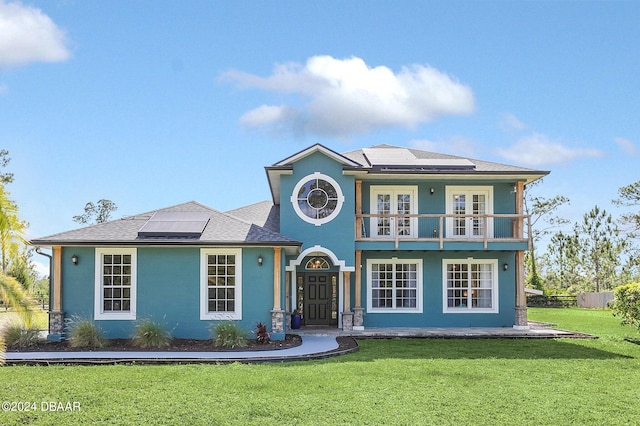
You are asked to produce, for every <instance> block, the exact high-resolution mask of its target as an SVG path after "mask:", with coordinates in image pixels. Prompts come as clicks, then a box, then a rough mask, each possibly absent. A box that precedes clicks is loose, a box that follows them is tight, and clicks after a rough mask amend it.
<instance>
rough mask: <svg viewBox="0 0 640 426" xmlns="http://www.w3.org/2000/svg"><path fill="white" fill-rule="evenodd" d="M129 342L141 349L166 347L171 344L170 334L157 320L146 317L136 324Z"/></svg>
mask: <svg viewBox="0 0 640 426" xmlns="http://www.w3.org/2000/svg"><path fill="white" fill-rule="evenodd" d="M131 342H132V344H133V346H136V347H138V348H143V349H158V348H166V347H167V346H169V345H170V344H171V334H170V333H169V332H168V331H166V330H165V329H164V327H163V326H162V324H160V323H159V322H154V321H152V320H148V319H147V320H143V321H141V322H140V323H139V324H137V325H136V328H135V330H134V332H133V337H132V338H131Z"/></svg>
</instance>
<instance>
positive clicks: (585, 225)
mask: <svg viewBox="0 0 640 426" xmlns="http://www.w3.org/2000/svg"><path fill="white" fill-rule="evenodd" d="M574 232H575V236H576V238H577V239H578V249H579V253H580V259H581V260H582V265H583V267H584V271H585V275H586V276H587V277H588V278H589V279H590V280H591V282H592V283H593V285H594V286H595V290H596V291H597V292H599V291H600V289H601V288H604V289H610V288H612V287H613V281H614V278H615V275H616V269H617V268H618V267H619V266H620V258H619V257H620V254H621V253H622V252H623V250H624V248H625V245H626V243H625V241H624V240H622V239H620V237H619V234H620V231H619V230H618V226H617V225H616V224H615V222H614V221H613V219H612V218H611V215H610V214H608V213H607V212H606V211H605V210H600V208H599V207H598V206H595V207H594V208H593V209H591V211H590V212H589V213H586V214H585V215H584V217H583V220H582V222H579V223H577V224H576V226H575V228H574Z"/></svg>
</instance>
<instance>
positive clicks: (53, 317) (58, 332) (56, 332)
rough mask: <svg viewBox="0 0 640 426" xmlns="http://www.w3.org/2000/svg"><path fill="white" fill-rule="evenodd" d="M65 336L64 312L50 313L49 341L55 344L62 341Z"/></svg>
mask: <svg viewBox="0 0 640 426" xmlns="http://www.w3.org/2000/svg"><path fill="white" fill-rule="evenodd" d="M63 335H64V312H62V311H49V335H48V336H47V340H50V341H53V342H60V341H62V337H63Z"/></svg>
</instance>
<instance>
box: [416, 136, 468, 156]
mask: <svg viewBox="0 0 640 426" xmlns="http://www.w3.org/2000/svg"><path fill="white" fill-rule="evenodd" d="M475 145H476V143H475V142H474V141H472V140H471V139H467V138H465V137H463V136H453V137H451V138H449V139H447V140H444V141H439V142H434V141H430V140H428V139H414V140H411V141H409V146H410V147H411V148H415V149H420V150H423V151H431V152H440V153H443V154H451V155H459V156H461V157H473V156H475Z"/></svg>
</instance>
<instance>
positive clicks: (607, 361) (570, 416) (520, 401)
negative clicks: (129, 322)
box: [0, 309, 640, 425]
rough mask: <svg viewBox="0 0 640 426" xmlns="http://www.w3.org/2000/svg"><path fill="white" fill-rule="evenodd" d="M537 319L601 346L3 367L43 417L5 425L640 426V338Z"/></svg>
mask: <svg viewBox="0 0 640 426" xmlns="http://www.w3.org/2000/svg"><path fill="white" fill-rule="evenodd" d="M529 317H530V319H534V320H539V321H546V322H554V323H557V324H558V327H560V328H565V329H572V330H576V331H581V332H586V333H595V334H598V335H600V336H601V338H600V339H597V340H572V339H511V340H499V339H471V340H462V339H424V340H422V339H409V340H401V339H391V340H361V341H359V343H360V346H361V348H360V350H359V351H358V352H356V353H353V354H350V355H346V356H342V357H337V358H331V359H327V360H321V361H310V362H295V363H283V364H258V365H244V364H230V365H224V364H223V365H146V366H145V365H116V366H51V367H44V366H39V367H29V366H17V367H13V366H10V367H3V368H0V383H1V386H0V401H9V402H12V401H15V402H20V401H22V402H28V403H34V404H32V405H31V406H30V407H31V408H34V407H35V410H32V411H22V412H12V411H8V412H7V411H4V412H0V424H3V425H14V424H16V425H17V424H33V425H50V424H56V425H67V424H69V425H76V424H94V425H116V424H118V425H128V424H131V425H139V424H149V425H151V424H194V425H197V424H208V425H218V424H220V425H224V424H242V425H245V424H248V425H270V424H283V425H333V424H349V425H367V424H370V425H377V424H384V425H395V424H398V425H417V424H445V425H446V424H452V425H454V424H455V425H459V424H486V425H527V424H528V425H544V424H553V425H565V424H596V425H601V424H607V425H612V424H637V423H638V419H640V404H638V400H639V398H640V346H638V345H635V344H632V343H629V342H626V341H624V337H625V336H637V335H638V331H637V330H635V329H633V328H631V327H622V326H620V325H619V321H618V320H617V319H616V318H613V317H612V316H611V313H609V312H608V311H600V310H582V309H531V310H530V314H529ZM48 402H56V403H62V404H63V405H62V407H63V408H66V407H65V405H66V403H67V402H69V403H70V404H69V408H73V405H72V404H73V403H78V404H79V406H80V411H77V410H76V411H71V412H60V411H55V412H53V411H51V410H50V408H51V407H52V406H51V405H50V404H47V403H48ZM43 403H45V404H44V405H43ZM5 407H6V406H5V405H4V404H3V409H4V408H5ZM54 407H56V408H60V405H59V404H56V405H54ZM76 407H77V406H76ZM23 408H24V404H23ZM43 408H47V411H43Z"/></svg>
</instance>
